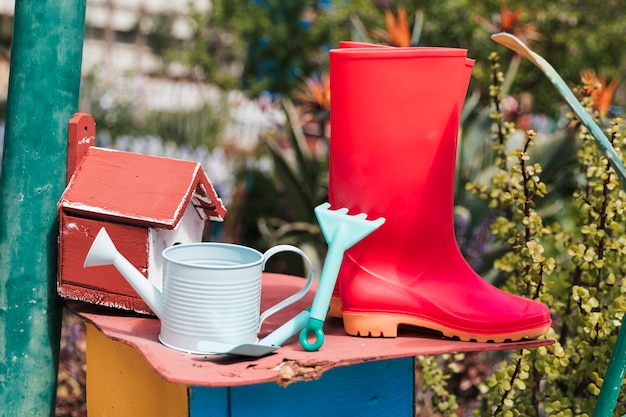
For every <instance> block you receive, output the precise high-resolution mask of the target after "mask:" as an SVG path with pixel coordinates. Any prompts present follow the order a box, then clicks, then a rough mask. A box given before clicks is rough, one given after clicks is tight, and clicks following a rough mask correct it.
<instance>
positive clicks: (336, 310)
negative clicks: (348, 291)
mask: <svg viewBox="0 0 626 417" xmlns="http://www.w3.org/2000/svg"><path fill="white" fill-rule="evenodd" d="M328 315H329V316H330V317H335V318H338V319H340V318H341V316H342V313H341V297H333V298H331V299H330V308H329V309H328Z"/></svg>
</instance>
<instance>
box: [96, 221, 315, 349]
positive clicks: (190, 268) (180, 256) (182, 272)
mask: <svg viewBox="0 0 626 417" xmlns="http://www.w3.org/2000/svg"><path fill="white" fill-rule="evenodd" d="M285 251H288V252H295V253H298V254H299V255H301V256H302V257H303V258H304V259H305V260H306V261H307V263H308V266H309V275H308V278H307V280H306V282H305V284H304V286H303V288H302V289H300V290H299V291H298V292H297V293H295V294H293V295H291V296H290V297H288V298H286V299H284V300H283V301H281V302H279V303H278V304H276V305H274V306H272V307H270V308H268V309H267V310H266V311H264V312H263V313H260V307H261V284H262V282H261V281H262V273H263V269H264V267H265V263H266V262H267V260H268V259H269V258H270V257H271V256H273V255H275V254H277V253H279V252H285ZM163 258H164V272H163V290H162V291H159V290H158V289H157V288H156V287H155V286H154V285H152V283H150V282H149V281H148V280H147V279H146V277H145V276H144V275H143V274H142V273H141V272H139V271H138V270H137V269H135V267H134V266H133V265H132V264H131V263H130V262H129V261H128V260H127V259H126V258H124V256H122V255H121V254H120V253H119V251H118V250H117V249H116V247H115V245H114V244H113V242H112V241H111V238H110V237H109V235H108V234H107V232H106V230H105V229H104V228H102V229H101V230H100V232H99V233H98V235H97V236H96V238H95V240H94V242H93V243H92V246H91V249H90V250H89V253H88V254H87V257H86V258H85V263H84V267H91V266H100V265H113V266H115V268H116V269H117V270H118V271H119V272H120V273H121V274H122V275H123V276H124V278H126V280H127V281H128V282H129V283H130V285H131V286H132V287H133V288H134V289H135V291H136V292H137V293H138V294H139V296H141V298H143V300H144V301H145V302H146V304H148V306H149V307H150V309H151V310H152V311H153V312H154V313H155V314H156V315H157V317H158V318H159V319H160V320H161V332H160V334H159V340H160V341H161V343H163V344H164V345H166V346H168V347H171V348H173V349H177V350H181V351H185V352H189V353H200V354H206V353H232V354H239V352H242V354H249V355H250V356H261V355H264V354H266V353H269V352H271V351H272V350H275V349H277V348H279V347H280V344H281V343H282V342H284V341H286V340H287V339H288V338H289V337H291V336H292V335H293V334H295V333H296V332H298V331H299V330H300V329H302V328H303V327H304V326H305V325H306V322H307V319H308V318H309V314H308V312H307V311H304V312H302V313H300V314H298V315H297V316H296V317H294V318H293V319H292V320H290V321H289V322H287V323H285V324H284V325H283V326H281V327H280V328H278V329H277V330H275V331H274V332H272V333H271V334H270V335H269V336H267V337H265V338H264V339H263V340H261V341H260V342H258V337H257V336H258V332H259V330H260V328H261V324H262V323H263V321H264V320H265V319H266V318H268V317H269V316H271V315H272V314H274V313H276V312H278V311H279V310H282V309H283V308H285V307H287V306H288V305H290V304H293V303H294V302H296V301H298V300H300V299H301V298H302V297H304V295H305V294H306V293H307V292H308V291H309V289H310V288H311V285H312V283H313V270H312V265H311V261H310V260H309V258H308V257H307V256H306V255H305V254H304V252H302V250H300V249H298V248H297V247H295V246H291V245H278V246H275V247H272V248H270V249H269V250H267V251H266V252H265V253H264V254H262V253H260V252H258V251H256V250H254V249H252V248H249V247H246V246H241V245H234V244H227V243H206V242H203V243H190V244H182V245H177V246H172V247H169V248H167V249H165V250H164V251H163ZM216 346H217V348H216ZM218 348H219V349H218ZM216 350H219V351H216Z"/></svg>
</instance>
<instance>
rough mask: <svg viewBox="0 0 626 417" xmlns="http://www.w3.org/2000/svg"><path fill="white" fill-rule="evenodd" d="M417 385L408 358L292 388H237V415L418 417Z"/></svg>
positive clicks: (360, 366) (233, 404)
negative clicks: (414, 410) (414, 414)
mask: <svg viewBox="0 0 626 417" xmlns="http://www.w3.org/2000/svg"><path fill="white" fill-rule="evenodd" d="M414 379H415V377H414V359H413V358H412V357H407V358H399V359H390V360H383V361H377V362H364V363H359V364H355V365H352V366H349V367H343V368H337V369H332V370H329V371H328V372H326V373H325V374H324V375H322V377H321V378H320V379H319V380H316V381H309V382H300V383H297V384H291V385H289V386H287V387H286V388H283V387H281V386H279V385H277V384H274V383H267V384H258V385H246V386H240V387H233V388H231V410H232V414H231V415H232V417H246V416H256V417H292V416H298V417H319V416H359V417H379V416H394V417H412V416H413V408H414V402H415V401H414ZM193 389H194V390H196V389H197V388H193ZM209 389H213V388H209ZM199 415H201V414H199ZM192 417H195V415H194V414H193V410H192Z"/></svg>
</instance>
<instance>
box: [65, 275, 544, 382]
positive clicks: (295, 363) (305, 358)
mask: <svg viewBox="0 0 626 417" xmlns="http://www.w3.org/2000/svg"><path fill="white" fill-rule="evenodd" d="M301 285H302V279H300V278H296V277H292V276H286V275H277V274H265V275H264V285H263V301H262V304H263V306H268V305H273V304H274V303H276V302H277V301H279V300H280V299H282V298H284V297H285V296H286V295H287V294H289V293H293V292H295V290H296V289H297V288H299V286H301ZM312 298H313V293H310V294H309V295H308V296H307V297H305V298H304V299H303V300H301V301H300V302H298V303H296V304H294V305H292V306H290V307H288V308H287V309H285V310H284V311H283V312H280V313H277V314H276V315H274V316H272V317H270V318H269V319H268V320H267V323H266V324H265V325H264V326H263V329H262V331H261V335H260V336H261V337H262V336H264V335H265V334H267V333H268V332H269V331H271V330H272V329H274V328H276V327H278V326H279V325H280V324H282V323H284V322H285V321H287V320H288V319H289V318H291V317H293V316H294V315H295V314H297V313H298V312H300V311H302V310H303V309H304V308H305V307H307V306H308V305H310V303H311V301H312ZM85 307H86V306H85V305H73V306H72V308H73V310H74V311H75V312H77V313H78V314H80V315H81V316H82V317H83V318H84V319H85V320H88V321H90V322H92V323H93V324H94V325H95V326H96V327H97V328H98V329H99V330H100V331H101V332H102V333H104V334H105V335H106V336H108V337H110V338H112V339H114V340H118V341H120V342H123V343H127V344H129V345H131V346H133V347H135V348H136V349H137V350H138V351H139V352H140V353H141V354H142V355H143V357H144V358H145V360H146V361H147V362H148V364H149V365H150V366H152V367H153V368H154V369H155V370H156V371H157V372H158V373H159V374H160V375H161V376H162V377H163V378H164V379H166V380H168V381H172V382H179V383H184V384H189V385H196V386H240V385H251V384H257V383H262V382H271V381H274V382H277V383H280V384H288V383H291V382H295V381H299V380H310V379H316V378H318V377H319V376H320V375H321V374H322V373H323V372H324V371H326V370H328V369H332V368H335V367H339V366H346V365H351V364H356V363H361V362H368V361H373V360H382V359H392V358H400V357H410V356H416V355H426V354H440V353H449V352H474V351H487V350H517V349H523V348H533V347H537V346H543V345H549V344H552V343H553V341H551V340H528V341H523V342H512V343H472V342H458V341H452V340H445V339H442V338H441V337H439V336H438V335H437V334H434V333H430V332H426V331H418V330H415V329H401V331H400V337H398V338H395V339H384V338H361V337H351V336H347V335H346V334H345V333H344V331H343V327H342V324H341V321H340V320H339V319H328V320H327V322H326V324H325V326H324V331H325V334H326V339H325V342H324V345H323V346H322V348H321V350H320V351H318V352H307V351H304V350H303V349H302V348H301V347H300V344H299V342H298V340H297V336H295V337H293V338H291V339H290V340H289V341H288V342H287V343H286V344H285V345H284V346H283V347H282V348H280V349H278V350H277V351H276V352H275V353H273V354H270V355H268V356H266V357H263V358H257V359H253V360H249V359H242V358H238V357H226V356H220V355H216V356H207V355H189V354H186V353H183V352H179V351H176V350H173V349H170V348H167V347H165V346H163V345H161V344H160V343H159V342H158V334H159V328H160V322H159V321H158V320H157V319H156V318H143V317H128V316H123V315H120V314H119V313H117V314H115V313H111V312H105V311H102V310H100V311H93V310H92V311H89V310H87V309H85ZM87 308H89V307H87Z"/></svg>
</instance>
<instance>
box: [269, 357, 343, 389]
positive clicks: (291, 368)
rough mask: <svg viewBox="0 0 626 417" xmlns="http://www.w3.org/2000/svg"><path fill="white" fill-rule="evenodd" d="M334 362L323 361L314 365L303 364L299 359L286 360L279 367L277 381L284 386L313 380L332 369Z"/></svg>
mask: <svg viewBox="0 0 626 417" xmlns="http://www.w3.org/2000/svg"><path fill="white" fill-rule="evenodd" d="M332 367H333V363H331V362H328V363H322V364H316V365H314V366H311V365H306V364H301V363H299V362H298V361H285V362H283V363H282V364H280V366H279V367H278V375H277V376H276V383H277V384H278V385H280V386H282V387H286V386H287V385H289V384H292V383H294V382H298V381H312V380H314V379H319V378H320V377H321V376H322V374H323V373H324V372H325V371H327V370H328V369H331V368H332Z"/></svg>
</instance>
